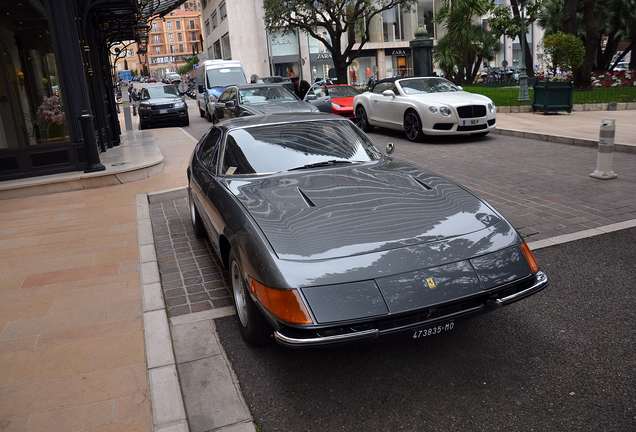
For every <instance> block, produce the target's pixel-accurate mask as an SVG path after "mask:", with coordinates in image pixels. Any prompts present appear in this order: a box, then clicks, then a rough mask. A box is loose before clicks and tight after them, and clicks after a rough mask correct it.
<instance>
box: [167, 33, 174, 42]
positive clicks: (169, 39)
mask: <svg viewBox="0 0 636 432" xmlns="http://www.w3.org/2000/svg"><path fill="white" fill-rule="evenodd" d="M168 41H170V42H174V36H173V35H172V33H168Z"/></svg>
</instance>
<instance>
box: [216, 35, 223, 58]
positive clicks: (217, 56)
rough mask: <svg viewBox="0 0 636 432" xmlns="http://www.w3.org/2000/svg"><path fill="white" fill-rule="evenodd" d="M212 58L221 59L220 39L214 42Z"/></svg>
mask: <svg viewBox="0 0 636 432" xmlns="http://www.w3.org/2000/svg"><path fill="white" fill-rule="evenodd" d="M214 58H215V59H222V58H223V55H222V54H221V39H219V40H217V41H216V42H214Z"/></svg>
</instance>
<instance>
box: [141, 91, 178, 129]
mask: <svg viewBox="0 0 636 432" xmlns="http://www.w3.org/2000/svg"><path fill="white" fill-rule="evenodd" d="M166 123H180V124H181V126H188V125H189V124H190V117H189V116H188V106H187V105H186V103H185V100H184V99H183V96H181V95H180V94H179V90H177V87H176V86H174V85H172V84H166V85H156V86H152V87H145V88H143V89H141V102H139V128H140V129H146V128H147V127H148V126H151V125H153V124H166Z"/></svg>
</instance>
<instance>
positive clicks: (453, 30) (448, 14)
mask: <svg viewBox="0 0 636 432" xmlns="http://www.w3.org/2000/svg"><path fill="white" fill-rule="evenodd" d="M442 4H443V6H442V7H441V8H440V9H439V10H438V12H437V16H436V18H435V22H437V23H439V24H441V26H442V27H443V28H444V31H445V34H444V36H443V37H442V38H441V39H439V40H438V44H437V46H436V49H435V52H434V59H435V61H436V62H437V64H438V65H439V67H440V69H442V70H443V71H444V74H445V75H446V78H448V79H449V80H451V81H453V82H454V83H456V84H463V83H464V82H465V79H466V78H467V79H468V81H469V82H472V81H473V80H474V78H475V75H476V73H477V71H478V70H479V68H480V67H481V64H482V61H483V60H484V59H486V60H491V59H493V58H494V53H495V51H497V50H499V40H498V38H497V37H495V35H494V34H493V33H491V32H488V31H485V30H484V28H483V27H482V26H481V25H479V24H474V21H475V19H476V18H478V17H480V16H482V15H486V14H487V13H488V12H489V11H490V10H491V3H490V2H489V1H488V0H454V1H451V0H443V1H442Z"/></svg>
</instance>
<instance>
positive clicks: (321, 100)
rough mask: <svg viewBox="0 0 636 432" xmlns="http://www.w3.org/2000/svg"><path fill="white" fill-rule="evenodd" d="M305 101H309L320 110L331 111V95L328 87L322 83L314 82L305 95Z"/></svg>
mask: <svg viewBox="0 0 636 432" xmlns="http://www.w3.org/2000/svg"><path fill="white" fill-rule="evenodd" d="M304 101H305V102H309V103H310V104H312V105H313V106H315V107H316V108H318V110H319V111H321V112H325V113H331V112H332V108H331V97H330V96H329V93H328V92H327V88H326V87H325V86H324V85H322V84H314V85H312V86H311V88H310V89H309V91H308V92H307V94H306V95H305V99H304Z"/></svg>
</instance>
